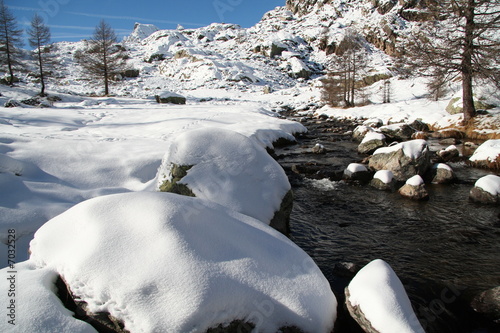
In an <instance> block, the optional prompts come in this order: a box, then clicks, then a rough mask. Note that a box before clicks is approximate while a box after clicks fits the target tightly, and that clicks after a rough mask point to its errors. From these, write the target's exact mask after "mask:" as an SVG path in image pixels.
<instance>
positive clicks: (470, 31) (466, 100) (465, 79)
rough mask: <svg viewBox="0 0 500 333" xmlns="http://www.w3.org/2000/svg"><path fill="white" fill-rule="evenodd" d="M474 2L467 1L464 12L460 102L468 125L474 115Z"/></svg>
mask: <svg viewBox="0 0 500 333" xmlns="http://www.w3.org/2000/svg"><path fill="white" fill-rule="evenodd" d="M475 5H476V1H475V0H468V2H467V6H466V8H465V10H464V14H465V20H466V22H465V38H464V50H463V54H462V66H461V67H462V68H461V72H462V100H463V110H464V122H465V123H466V124H469V123H470V121H471V120H472V118H473V117H474V116H475V115H476V109H475V107H474V96H473V91H472V74H473V73H472V54H473V52H474V9H475Z"/></svg>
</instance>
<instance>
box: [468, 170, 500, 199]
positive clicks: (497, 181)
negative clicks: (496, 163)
mask: <svg viewBox="0 0 500 333" xmlns="http://www.w3.org/2000/svg"><path fill="white" fill-rule="evenodd" d="M474 186H475V187H479V188H481V189H483V190H484V191H485V192H488V193H491V195H493V196H500V177H499V176H495V175H487V176H484V177H481V178H479V179H478V180H477V181H476V183H475V184H474Z"/></svg>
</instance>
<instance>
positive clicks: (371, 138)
mask: <svg viewBox="0 0 500 333" xmlns="http://www.w3.org/2000/svg"><path fill="white" fill-rule="evenodd" d="M385 145H386V143H385V135H383V134H382V133H377V132H368V133H366V135H365V137H364V138H363V140H362V141H361V143H360V144H359V146H358V153H360V154H371V153H373V152H374V151H375V150H377V149H378V148H381V147H384V146H385Z"/></svg>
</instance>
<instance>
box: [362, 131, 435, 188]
mask: <svg viewBox="0 0 500 333" xmlns="http://www.w3.org/2000/svg"><path fill="white" fill-rule="evenodd" d="M369 167H370V168H371V169H373V170H390V171H392V173H393V174H394V178H396V180H398V181H406V180H407V179H408V178H411V177H413V176H414V175H417V174H420V175H423V174H424V173H425V172H426V171H427V170H428V169H429V167H430V152H429V146H428V144H427V141H425V140H411V141H407V142H402V143H398V144H396V145H393V146H389V147H383V148H379V149H377V150H376V151H375V152H374V153H373V156H372V157H371V158H370V162H369Z"/></svg>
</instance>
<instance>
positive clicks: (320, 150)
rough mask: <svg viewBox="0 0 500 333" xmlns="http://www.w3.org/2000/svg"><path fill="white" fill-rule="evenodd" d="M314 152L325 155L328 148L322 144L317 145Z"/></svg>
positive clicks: (313, 148) (313, 149)
mask: <svg viewBox="0 0 500 333" xmlns="http://www.w3.org/2000/svg"><path fill="white" fill-rule="evenodd" d="M312 152H313V153H314V154H325V153H326V148H325V146H323V145H322V144H321V143H317V144H315V145H314V147H312Z"/></svg>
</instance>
